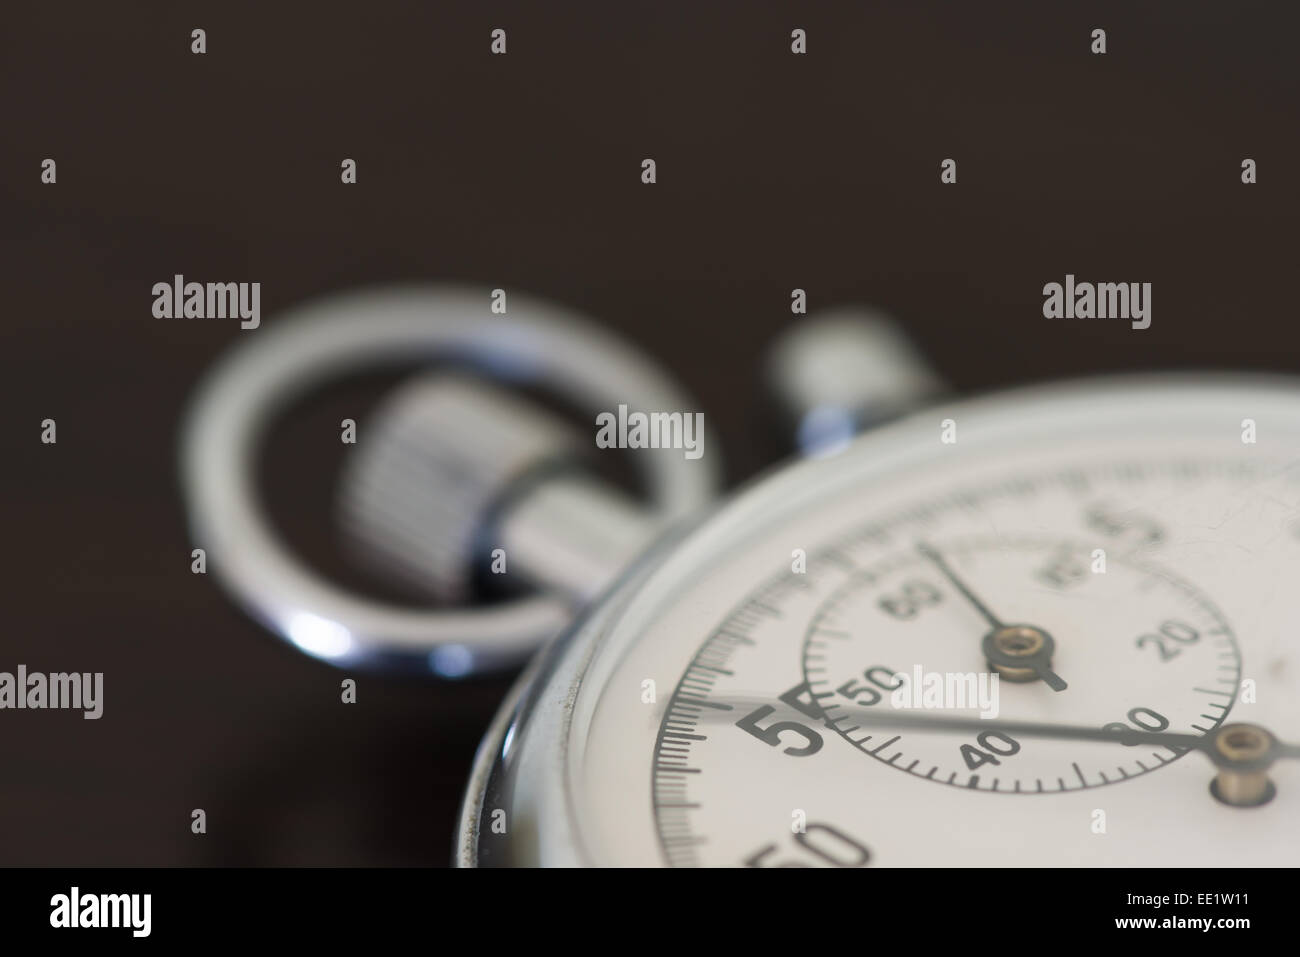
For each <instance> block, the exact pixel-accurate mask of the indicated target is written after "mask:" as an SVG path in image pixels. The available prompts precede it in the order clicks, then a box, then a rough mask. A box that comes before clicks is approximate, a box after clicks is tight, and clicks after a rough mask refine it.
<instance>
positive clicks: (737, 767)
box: [457, 376, 1300, 867]
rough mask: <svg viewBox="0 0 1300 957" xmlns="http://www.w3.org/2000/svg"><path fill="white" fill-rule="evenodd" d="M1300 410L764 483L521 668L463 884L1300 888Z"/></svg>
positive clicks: (942, 424)
mask: <svg viewBox="0 0 1300 957" xmlns="http://www.w3.org/2000/svg"><path fill="white" fill-rule="evenodd" d="M1298 456H1300V386H1298V385H1297V384H1296V383H1295V382H1293V381H1289V380H1281V379H1272V378H1253V377H1247V378H1241V377H1225V378H1219V377H1213V376H1197V377H1181V378H1172V379H1170V378H1142V379H1134V378H1118V379H1099V380H1095V381H1087V382H1082V383H1078V384H1066V385H1060V386H1050V387H1035V388H1030V389H1025V390H1019V391H1013V392H1009V393H1006V394H1002V395H994V396H991V397H986V398H979V399H973V400H967V401H963V402H958V403H953V404H947V405H940V406H937V407H933V408H930V409H928V410H926V411H923V412H919V413H915V414H913V415H910V416H909V417H906V418H904V419H902V420H900V421H898V422H896V423H894V424H892V425H888V426H885V427H883V428H881V429H879V430H876V431H874V432H871V433H868V434H867V435H865V436H863V437H860V438H858V439H856V440H855V441H853V442H852V443H850V444H848V445H847V446H846V447H843V448H841V449H839V450H837V451H836V452H835V453H834V454H830V455H826V456H823V457H821V458H817V459H813V460H806V461H802V462H799V463H797V464H795V465H792V466H789V467H786V468H784V469H783V470H780V471H777V472H775V473H773V474H771V475H769V476H768V477H766V478H764V479H762V480H761V481H758V482H756V483H754V484H752V485H751V486H750V487H748V488H747V489H746V490H744V491H742V492H741V493H740V494H738V495H736V496H734V497H732V498H731V499H730V500H728V501H726V502H725V503H724V504H722V505H721V506H719V507H717V508H716V509H715V510H714V511H713V512H712V514H711V516H710V517H709V518H708V519H707V520H703V521H698V522H694V523H692V525H691V527H690V528H689V529H688V530H685V531H679V532H677V533H675V534H673V535H672V536H670V537H669V538H668V539H667V540H665V541H662V542H660V543H659V544H658V545H657V546H656V547H655V548H654V549H653V550H652V551H651V552H650V553H649V554H647V555H646V556H645V557H643V558H642V559H641V560H640V561H639V562H638V563H637V564H635V565H634V566H633V568H632V569H631V570H630V571H629V572H627V573H625V574H624V575H623V576H622V578H621V580H620V581H618V583H617V584H616V585H615V586H614V587H613V588H612V589H610V590H609V591H608V592H606V593H605V595H604V597H603V598H601V599H600V600H599V601H598V602H597V604H596V605H595V606H594V607H593V608H592V609H591V610H589V611H588V612H587V614H586V615H585V616H584V617H583V619H582V620H581V621H580V623H579V624H578V625H577V626H576V627H574V628H572V629H571V630H570V631H569V632H568V633H567V634H565V635H564V636H563V637H562V638H561V639H560V640H558V641H556V642H555V643H553V644H552V645H551V647H550V648H549V649H548V650H547V651H546V653H545V654H543V655H542V656H541V657H540V658H539V659H537V660H536V661H535V662H534V663H533V665H532V666H531V667H530V668H529V670H528V672H527V673H526V674H525V676H524V677H523V678H522V679H521V681H520V682H519V684H518V685H517V687H516V690H515V692H514V693H513V695H512V698H511V700H510V701H508V702H507V703H506V705H505V707H504V708H503V709H502V711H501V712H500V715H499V716H498V718H497V720H496V722H495V724H494V726H493V728H492V729H491V731H490V733H489V735H488V737H487V739H486V740H485V742H484V744H483V746H482V748H481V751H480V754H479V757H478V760H477V763H476V768H475V772H474V776H473V780H472V782H471V786H470V790H469V793H468V795H467V797H466V800H465V804H464V812H463V820H462V823H461V829H460V834H459V843H458V848H457V860H458V862H459V863H461V864H464V865H614V866H621V865H634V866H640V865H706V866H744V865H749V866H759V867H769V866H837V867H856V866H864V865H867V866H934V865H959V866H960V865H995V866H996V865H1104V866H1112V867H1121V866H1123V867H1142V866H1154V865H1174V866H1181V865H1197V866H1207V865H1211V866H1212V865H1251V866H1254V865H1260V866H1268V865H1296V864H1300V761H1296V760H1295V758H1296V757H1297V756H1298V755H1300V752H1298V751H1297V748H1296V747H1295V742H1298V741H1300V634H1297V629H1298V628H1300V587H1297V584H1296V583H1297V581H1300V467H1298V466H1300V457H1298Z"/></svg>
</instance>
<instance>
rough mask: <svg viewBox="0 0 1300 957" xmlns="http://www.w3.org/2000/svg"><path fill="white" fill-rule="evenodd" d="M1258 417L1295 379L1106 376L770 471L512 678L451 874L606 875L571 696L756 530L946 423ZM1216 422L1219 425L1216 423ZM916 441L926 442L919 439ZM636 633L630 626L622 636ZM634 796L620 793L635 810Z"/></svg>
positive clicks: (1086, 425) (1297, 417) (1040, 430)
mask: <svg viewBox="0 0 1300 957" xmlns="http://www.w3.org/2000/svg"><path fill="white" fill-rule="evenodd" d="M1237 408H1246V409H1250V410H1258V411H1257V416H1258V417H1260V418H1261V421H1262V420H1263V419H1265V418H1270V417H1272V420H1273V421H1276V420H1278V419H1286V420H1287V421H1288V422H1289V423H1290V424H1291V425H1292V426H1293V427H1297V428H1300V379H1296V378H1292V377H1285V376H1273V375H1239V374H1225V373H1204V374H1195V375H1187V374H1176V375H1144V376H1132V375H1128V376H1107V377H1099V378H1093V379H1085V380H1077V381H1070V382H1064V383H1056V384H1050V385H1041V386H1032V387H1027V388H1019V389H1013V390H1009V391H1005V392H1000V393H994V394H990V395H987V396H983V397H979V398H972V399H966V400H962V401H958V402H954V403H951V404H948V405H944V406H935V407H931V408H929V409H927V410H925V411H924V412H921V413H916V414H914V415H911V416H908V417H907V418H905V419H902V420H900V421H898V422H895V423H894V424H891V425H887V426H885V427H883V428H879V429H877V430H874V431H872V432H870V433H867V434H865V435H863V436H860V437H859V438H857V439H856V440H854V441H853V442H852V443H850V444H849V445H848V446H846V447H845V448H844V449H843V450H842V451H840V452H839V453H838V454H835V455H833V456H828V457H825V458H819V459H811V460H801V461H796V462H795V463H793V464H788V465H784V466H777V467H776V468H775V469H774V470H772V471H770V472H768V473H766V474H765V475H762V476H760V477H758V478H757V479H755V480H753V481H751V482H750V483H748V485H746V486H745V487H743V488H742V489H740V490H739V491H737V492H733V493H732V494H731V495H730V496H729V497H728V498H726V499H724V500H722V501H721V502H720V503H718V504H717V505H715V506H713V507H712V509H711V510H710V512H709V514H708V515H707V517H706V520H704V521H700V520H699V519H698V518H696V519H695V520H688V521H686V522H683V523H681V524H680V525H678V526H677V527H676V530H675V531H672V532H670V533H668V534H667V535H666V536H665V537H663V538H662V539H661V540H660V541H659V542H658V543H657V544H656V545H655V546H653V547H652V548H651V549H649V550H648V551H647V552H646V554H645V555H644V556H643V557H642V558H641V559H640V560H639V561H638V562H637V563H635V565H634V566H633V567H632V568H631V569H630V570H629V571H628V572H627V573H626V574H625V575H624V576H623V577H622V578H621V580H620V581H619V582H618V583H617V584H616V585H615V586H614V587H612V588H611V589H610V590H609V591H608V592H607V593H606V594H605V596H604V597H603V598H602V599H600V600H598V601H597V602H596V603H595V604H594V605H593V606H592V607H590V608H589V609H588V611H587V612H586V613H585V614H584V615H583V616H582V617H581V618H580V619H579V620H578V621H577V622H575V623H574V624H573V625H572V626H571V627H570V628H569V629H568V630H567V631H566V632H565V633H564V634H562V635H560V636H559V637H558V638H557V639H555V640H554V641H553V642H551V644H550V645H548V646H547V647H546V648H545V649H544V650H543V651H542V652H540V653H539V654H538V656H537V657H536V658H535V659H534V660H533V662H532V664H531V665H530V666H529V667H528V668H527V669H526V670H525V672H524V673H523V674H522V675H521V676H520V678H519V680H518V681H517V682H516V684H515V685H514V687H513V688H512V690H511V692H510V694H509V696H508V697H507V699H506V701H505V702H504V703H503V705H502V707H501V709H500V710H499V712H498V713H497V716H496V717H495V719H494V720H493V723H492V725H491V726H490V727H489V729H488V732H487V734H486V736H485V738H484V740H483V743H482V744H481V745H480V747H479V751H478V753H477V755H476V758H475V762H474V767H473V771H472V773H471V778H470V781H469V785H468V790H467V793H466V796H465V799H464V802H463V805H462V809H461V815H460V826H459V829H458V832H457V836H456V847H455V851H454V858H453V860H454V863H455V864H456V865H457V866H462V867H475V866H559V867H565V866H590V865H608V864H618V863H619V862H617V861H606V860H602V859H600V858H599V856H598V855H597V854H595V853H593V849H591V848H588V847H585V846H584V844H583V837H582V834H581V830H580V828H579V826H578V821H577V812H576V809H575V802H574V794H573V786H574V784H573V781H572V777H573V763H574V762H573V761H571V760H570V759H571V757H572V755H571V748H572V746H573V742H572V740H571V730H572V720H573V717H574V714H575V705H576V704H577V702H578V695H579V690H580V688H581V686H582V683H583V681H584V678H585V677H586V675H587V673H588V671H589V669H590V668H591V666H592V663H593V660H595V659H596V657H597V656H598V655H604V654H605V653H606V652H608V653H610V654H612V655H613V656H614V657H615V658H616V657H617V656H618V654H619V653H620V647H619V646H620V645H621V644H622V643H624V642H625V640H626V639H625V635H626V633H627V632H628V631H629V629H628V628H623V627H620V625H621V624H622V623H623V622H624V620H625V619H626V618H627V617H629V615H628V613H629V610H630V606H635V614H638V615H644V614H645V609H646V603H647V601H653V600H654V595H655V593H658V594H660V595H667V594H668V593H669V592H670V591H671V589H672V588H673V587H675V585H674V584H673V583H677V584H680V583H681V582H683V581H686V580H689V577H690V576H692V575H693V574H695V575H698V572H699V570H700V569H707V568H710V567H714V565H713V563H716V562H718V561H725V559H726V555H727V554H728V553H731V554H735V553H736V552H735V551H734V550H735V549H737V548H743V547H744V545H745V540H746V539H747V538H749V537H751V536H752V535H753V534H754V532H755V530H756V529H760V528H762V527H766V526H769V525H772V524H775V523H776V522H779V521H782V520H786V519H789V518H790V517H791V516H794V515H797V514H799V512H800V510H801V509H805V508H807V507H809V506H810V505H812V504H813V503H817V502H819V501H822V500H825V499H827V498H828V497H831V496H834V495H835V494H837V493H838V492H842V491H844V490H845V489H846V488H847V487H851V486H853V485H855V484H860V483H865V482H868V481H870V480H872V479H874V478H877V477H882V476H887V475H889V474H892V473H902V472H905V471H906V470H908V469H916V468H924V467H925V463H926V462H927V461H934V460H935V456H936V455H938V454H942V453H941V452H940V451H938V448H939V441H938V438H937V436H938V432H939V424H940V423H941V421H942V420H943V419H947V418H952V419H954V420H959V421H960V423H961V429H962V442H963V444H966V445H976V444H980V445H984V446H988V445H990V444H992V443H997V442H1008V441H1010V442H1013V443H1019V447H1023V445H1024V443H1026V442H1034V441H1038V442H1042V441H1050V438H1051V437H1052V436H1053V435H1058V436H1061V435H1068V436H1074V435H1078V434H1079V433H1081V432H1087V431H1089V430H1096V431H1104V432H1105V433H1106V434H1110V433H1112V432H1114V431H1115V430H1116V429H1123V430H1125V431H1126V432H1128V433H1130V434H1132V433H1134V432H1137V433H1139V434H1159V432H1161V431H1164V430H1166V429H1170V428H1173V429H1176V428H1177V423H1178V422H1188V421H1195V416H1196V415H1198V414H1203V415H1207V416H1208V415H1214V416H1219V417H1222V416H1224V415H1225V410H1233V409H1237ZM1225 421H1226V420H1225ZM925 436H929V437H930V438H929V440H927V439H926V438H925ZM631 630H632V631H635V629H631ZM637 798H638V796H637V795H627V796H626V797H625V800H627V801H628V802H629V804H628V806H629V808H631V807H632V806H634V804H635V801H636V800H637Z"/></svg>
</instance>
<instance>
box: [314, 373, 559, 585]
mask: <svg viewBox="0 0 1300 957" xmlns="http://www.w3.org/2000/svg"><path fill="white" fill-rule="evenodd" d="M576 448H577V447H576V444H575V443H574V439H573V434H572V432H571V431H570V430H569V429H567V428H566V427H565V426H564V424H563V423H562V422H561V421H560V420H558V419H557V418H555V417H553V416H551V415H549V414H547V413H545V412H542V411H539V410H538V409H536V408H534V407H532V406H530V405H529V404H527V403H526V402H523V401H520V400H517V399H515V398H513V397H512V396H510V395H508V394H506V393H504V392H502V391H500V390H497V389H494V388H492V387H491V386H490V385H487V384H485V383H483V382H480V381H476V380H473V379H470V378H467V377H465V376H462V375H458V374H449V373H436V374H434V373H431V374H426V375H422V376H421V377H419V378H417V379H414V380H412V381H410V382H408V383H405V384H404V385H401V386H399V387H398V388H397V389H396V390H394V392H393V394H392V395H391V396H390V397H389V398H387V399H386V400H385V401H384V402H383V403H382V405H381V406H380V407H379V409H378V410H377V411H376V412H375V413H374V414H373V415H372V416H371V418H370V419H369V420H368V421H367V422H366V423H363V426H362V428H360V429H358V431H357V444H356V446H355V447H354V448H353V449H352V453H351V455H350V457H349V459H348V462H347V464H346V466H345V468H344V471H343V478H342V484H341V487H340V502H339V504H340V509H339V511H340V520H341V523H342V526H343V529H344V532H345V534H346V535H347V536H348V538H349V539H350V541H351V542H352V544H353V545H354V546H355V547H356V548H357V549H358V550H359V551H360V552H361V553H362V554H363V556H364V557H365V558H366V560H367V561H369V562H371V563H372V564H373V565H374V566H377V567H379V568H381V569H383V570H384V571H386V572H388V573H390V574H392V575H394V576H396V577H398V578H400V579H401V580H402V581H403V582H405V583H406V584H408V585H410V586H412V587H414V588H415V589H417V590H418V591H420V592H422V593H424V594H426V595H429V596H431V597H432V598H435V599H437V600H438V601H441V602H463V601H465V600H466V599H467V598H468V597H469V596H470V593H471V591H472V585H473V578H474V562H475V559H476V558H478V557H479V555H478V552H477V549H478V548H479V547H480V546H481V544H482V542H481V535H482V533H483V530H484V524H485V521H486V520H487V519H488V517H489V516H490V515H491V514H492V511H493V508H494V506H496V505H498V504H499V503H500V502H501V501H502V500H503V499H504V498H505V497H506V495H507V493H508V492H509V491H510V490H511V488H512V487H515V486H516V483H518V482H520V480H521V479H523V478H524V477H525V476H528V475H531V474H533V473H534V472H535V471H536V470H538V469H540V468H543V467H545V466H548V465H554V464H558V463H560V462H563V461H566V460H571V459H573V458H574V457H575V455H576Z"/></svg>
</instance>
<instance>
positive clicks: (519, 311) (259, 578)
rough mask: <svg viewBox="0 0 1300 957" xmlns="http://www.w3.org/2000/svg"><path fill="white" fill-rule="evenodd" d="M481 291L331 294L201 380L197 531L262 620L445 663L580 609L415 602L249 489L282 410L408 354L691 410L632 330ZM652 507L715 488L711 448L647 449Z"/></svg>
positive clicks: (689, 500) (686, 501) (359, 655)
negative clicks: (370, 580) (332, 554)
mask: <svg viewBox="0 0 1300 957" xmlns="http://www.w3.org/2000/svg"><path fill="white" fill-rule="evenodd" d="M487 304H488V298H487V296H486V294H485V292H483V291H470V290H467V289H465V288H463V287H443V286H411V287H395V288H384V289H381V290H368V291H362V292H356V293H348V294H343V295H336V296H331V297H329V298H328V299H327V300H324V301H320V302H317V303H311V304H308V305H306V306H303V307H299V308H297V309H295V310H292V311H291V312H290V313H288V314H285V315H284V316H283V317H281V318H279V319H277V320H276V321H275V323H274V324H273V325H271V324H268V326H266V327H265V328H264V329H263V330H260V331H258V332H256V333H253V334H252V336H251V337H250V339H249V340H248V341H247V342H244V343H241V344H240V345H239V346H238V347H236V349H235V350H234V351H233V352H232V353H231V354H230V355H228V356H227V357H226V358H224V359H223V361H222V362H221V363H220V364H219V365H218V366H217V367H216V368H215V369H214V370H213V372H212V373H211V374H210V375H209V377H208V378H207V379H206V380H205V381H204V382H203V384H202V385H201V386H200V388H199V390H198V393H197V395H196V397H195V399H194V401H193V404H192V406H191V407H190V409H189V411H188V414H187V416H186V418H185V421H184V426H183V436H182V448H181V482H182V486H183V488H184V491H185V496H186V500H187V504H188V511H189V519H190V527H191V530H192V533H193V534H194V536H195V538H196V544H198V545H199V546H201V547H202V548H204V549H205V550H206V552H207V555H208V558H209V560H210V565H211V568H212V571H213V573H214V574H215V576H216V577H217V579H218V580H219V581H220V582H221V584H222V586H223V587H224V588H226V589H227V590H228V591H229V592H230V593H231V594H232V595H233V596H234V597H235V599H236V600H237V601H238V602H239V603H240V604H241V605H242V606H243V607H244V608H245V609H246V610H247V611H248V612H249V613H250V614H252V615H253V617H255V618H256V619H257V620H258V621H260V622H261V623H263V624H264V625H265V626H267V627H268V628H269V629H271V630H272V631H273V632H275V633H276V634H277V635H279V636H281V637H283V638H284V639H286V640H288V641H289V642H291V643H292V644H294V645H295V646H297V647H298V648H299V649H301V650H302V651H305V652H306V653H308V654H310V655H313V656H315V657H318V658H323V659H326V660H329V661H332V662H335V663H338V664H346V665H361V666H369V667H378V668H393V667H407V668H409V667H412V666H414V667H415V668H417V669H420V670H431V671H433V672H435V673H437V674H440V675H443V676H446V677H459V676H462V675H466V674H471V673H475V672H480V671H484V670H490V669H493V668H501V667H508V666H512V665H516V664H519V663H521V662H522V661H524V660H525V659H526V658H527V657H528V656H529V655H530V654H532V652H534V651H535V650H536V649H537V648H538V647H539V646H540V645H541V644H542V643H543V642H544V641H546V640H547V639H549V638H551V637H552V636H554V635H555V634H557V633H558V632H560V631H561V630H562V629H563V628H564V627H565V626H567V625H568V623H569V622H570V620H571V619H572V616H573V609H572V608H571V607H570V606H569V605H568V604H567V603H566V602H565V601H563V600H561V599H559V598H556V597H552V596H546V595H538V596H533V597H526V598H521V599H517V600H513V601H510V602H507V603H504V604H501V605H493V606H490V607H486V608H482V609H457V610H452V611H445V610H429V611H424V610H413V609H408V608H402V607H400V606H396V605H390V604H388V603H385V602H380V601H376V600H371V599H367V598H363V597H361V596H359V595H354V594H352V593H350V592H347V591H345V590H343V589H341V588H340V587H338V586H337V585H335V584H333V583H332V582H330V581H328V580H326V579H325V578H323V577H322V576H320V575H318V574H317V573H316V572H314V571H313V570H311V569H310V568H308V567H307V566H306V565H304V564H303V563H301V562H300V561H298V559H297V558H296V557H295V556H294V555H293V554H292V553H291V552H290V551H289V550H288V549H287V548H285V546H284V545H283V544H282V543H281V542H280V540H279V538H278V536H276V535H275V534H274V532H273V531H272V529H271V526H270V525H269V524H268V523H267V521H266V518H265V515H264V514H263V511H262V507H261V503H260V500H259V496H258V495H257V491H256V488H255V480H254V475H255V472H254V467H253V466H254V457H255V455H256V453H257V449H258V444H259V440H260V439H261V437H262V435H263V434H264V431H265V429H266V427H267V426H268V425H269V424H270V423H271V422H272V421H273V419H274V417H275V416H276V414H277V413H278V412H279V411H280V410H281V409H283V408H284V407H285V405H286V404H288V403H289V402H290V401H291V400H293V399H294V398H296V397H298V396H300V395H302V394H304V393H306V392H307V391H308V390H310V389H311V388H313V387H315V386H318V385H320V384H321V383H323V382H325V381H327V380H329V379H331V378H333V377H337V376H339V375H341V374H347V373H352V372H355V371H359V370H363V369H366V368H373V367H376V366H392V365H396V364H406V363H410V362H411V361H412V360H419V359H421V358H427V359H454V360H457V361H461V362H467V363H469V364H471V365H473V366H475V367H477V368H479V369H480V370H483V371H484V372H486V373H488V374H490V375H491V376H493V377H494V378H498V379H506V380H511V381H517V382H530V383H536V384H540V385H544V386H546V387H547V388H548V389H549V390H550V391H552V392H554V393H556V394H558V395H560V396H562V397H564V398H566V399H568V400H569V401H570V402H572V403H573V404H575V405H576V406H578V407H579V408H582V409H590V410H591V411H593V412H595V411H600V410H603V409H608V408H610V407H611V406H613V405H615V404H617V403H619V402H627V401H629V399H631V400H632V401H634V402H636V403H639V404H641V405H642V406H643V407H646V408H656V409H666V410H667V409H683V410H684V409H689V408H691V407H692V406H691V403H690V401H689V399H688V398H687V397H686V396H685V394H684V393H683V392H682V391H681V390H680V389H679V388H678V387H677V386H676V385H675V384H674V383H673V382H672V381H671V380H670V379H669V378H668V377H667V376H666V375H664V374H663V373H661V372H660V371H659V370H658V369H657V368H656V367H655V366H653V365H652V364H651V363H649V362H648V361H647V360H646V359H645V358H643V357H642V356H641V355H640V354H639V353H638V352H636V351H635V350H634V349H632V348H630V347H629V346H628V345H626V344H625V343H623V342H622V341H620V340H618V339H616V338H614V337H613V336H611V335H609V334H608V333H605V332H603V331H601V330H600V329H597V328H595V327H594V326H592V325H591V324H590V323H588V322H586V321H584V320H582V319H581V318H579V317H578V316H577V315H576V314H574V313H571V312H569V311H567V310H563V309H560V308H558V307H556V306H553V305H550V304H546V303H543V302H540V301H537V300H529V299H527V298H525V297H523V296H520V295H514V294H512V295H511V297H510V306H509V309H510V311H509V314H508V315H507V316H492V315H491V314H490V313H488V305H487ZM638 462H639V463H641V465H642V467H643V468H644V469H645V470H646V475H647V478H648V484H649V487H650V495H651V504H652V507H653V508H654V509H655V510H656V511H657V512H658V513H659V514H661V515H662V516H663V517H664V519H665V520H667V521H671V520H674V519H677V518H680V517H681V516H683V515H685V514H687V513H689V512H692V511H694V510H696V509H697V508H699V507H701V506H703V505H704V504H705V503H707V502H708V501H709V500H710V499H711V498H712V497H713V495H714V493H715V491H716V489H717V488H718V470H717V468H716V465H715V464H714V462H713V461H709V462H708V464H705V463H706V460H705V459H696V460H693V461H687V460H686V459H685V458H684V457H680V456H664V455H652V456H639V457H638Z"/></svg>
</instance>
